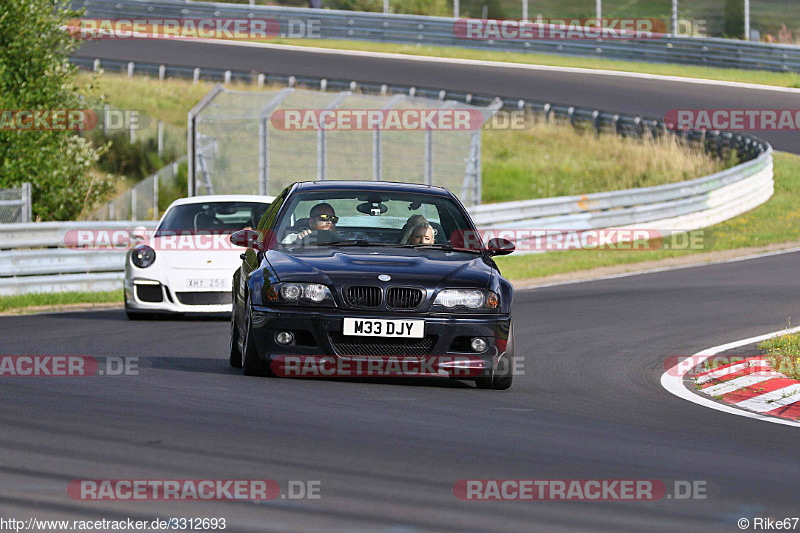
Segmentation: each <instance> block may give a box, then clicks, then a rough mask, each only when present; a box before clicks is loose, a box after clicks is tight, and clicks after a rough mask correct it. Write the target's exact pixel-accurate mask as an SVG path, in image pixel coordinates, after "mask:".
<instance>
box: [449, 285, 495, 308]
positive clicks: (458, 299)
mask: <svg viewBox="0 0 800 533" xmlns="http://www.w3.org/2000/svg"><path fill="white" fill-rule="evenodd" d="M433 305H435V306H436V305H439V306H442V307H446V308H447V309H455V308H456V307H466V308H467V309H497V307H498V306H499V300H498V298H497V294H495V293H494V292H492V291H482V290H478V289H444V290H442V291H439V294H438V295H436V300H434V302H433Z"/></svg>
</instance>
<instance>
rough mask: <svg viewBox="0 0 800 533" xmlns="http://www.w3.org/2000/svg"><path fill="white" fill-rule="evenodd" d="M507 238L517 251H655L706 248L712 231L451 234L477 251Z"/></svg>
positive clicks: (585, 205)
mask: <svg viewBox="0 0 800 533" xmlns="http://www.w3.org/2000/svg"><path fill="white" fill-rule="evenodd" d="M581 203H583V205H577V206H576V210H577V209H588V208H589V207H590V206H589V204H590V203H591V200H589V199H588V197H587V199H586V200H584V201H581V202H578V204H581ZM492 239H507V240H510V241H512V242H513V243H514V245H515V251H518V252H557V251H567V250H589V251H591V250H609V251H640V252H647V251H654V250H706V249H708V248H710V246H711V242H712V241H711V233H710V232H708V231H704V230H695V231H687V232H683V231H659V230H652V229H635V228H606V229H587V230H567V229H538V228H491V229H483V230H478V231H461V232H457V233H456V234H455V235H453V236H451V238H450V242H451V244H453V247H454V248H465V249H469V250H478V249H479V248H480V242H483V243H488V242H489V241H490V240H492Z"/></svg>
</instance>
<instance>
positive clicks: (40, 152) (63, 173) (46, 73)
mask: <svg viewBox="0 0 800 533" xmlns="http://www.w3.org/2000/svg"><path fill="white" fill-rule="evenodd" d="M77 16H79V14H78V13H76V12H74V11H70V10H69V2H68V1H67V0H3V12H2V13H0V50H2V51H3V53H2V54H0V111H2V110H6V111H8V110H11V111H18V110H69V109H83V108H85V107H86V104H84V103H83V102H82V97H81V95H80V87H79V86H78V84H77V82H76V78H75V77H76V74H77V68H76V67H75V66H74V65H72V64H71V63H70V62H69V55H70V53H72V52H73V51H74V50H75V48H76V47H77V46H78V45H79V44H80V42H79V41H78V40H77V39H75V38H74V37H73V36H71V35H70V34H69V33H68V32H67V31H65V26H66V25H67V21H69V20H70V19H71V18H75V17H77ZM104 149H105V147H99V148H95V147H93V146H92V144H91V143H90V142H89V141H88V140H86V139H85V138H83V137H81V136H80V135H77V134H76V132H74V131H42V130H31V131H20V130H16V129H3V128H2V127H0V188H8V187H18V186H19V185H20V184H22V183H24V182H30V183H31V184H32V187H31V195H32V200H33V214H34V217H36V218H39V219H41V220H68V219H72V218H75V217H76V216H77V215H78V213H80V212H81V210H82V209H83V207H84V205H87V204H91V203H93V202H94V201H95V200H96V199H98V198H100V197H102V196H104V195H105V194H107V193H108V191H109V190H110V189H111V187H112V184H111V183H110V179H109V178H97V179H95V180H94V182H93V180H92V179H91V177H90V173H89V170H90V169H91V167H92V165H93V164H94V163H95V162H96V161H97V159H98V157H99V156H100V154H101V153H102V152H103V150H104Z"/></svg>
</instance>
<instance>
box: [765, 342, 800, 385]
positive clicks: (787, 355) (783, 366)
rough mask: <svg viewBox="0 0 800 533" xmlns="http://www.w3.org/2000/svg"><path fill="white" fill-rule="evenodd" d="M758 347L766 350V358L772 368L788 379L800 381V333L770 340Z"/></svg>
mask: <svg viewBox="0 0 800 533" xmlns="http://www.w3.org/2000/svg"><path fill="white" fill-rule="evenodd" d="M758 347H759V348H760V349H762V350H766V353H765V354H764V357H765V358H766V359H767V360H768V361H769V363H770V365H771V366H772V368H774V369H775V370H776V371H778V372H780V373H782V374H784V375H785V376H787V377H790V378H794V379H800V333H794V334H791V335H784V336H783V337H775V338H774V339H768V340H765V341H763V342H761V343H760V344H759V345H758Z"/></svg>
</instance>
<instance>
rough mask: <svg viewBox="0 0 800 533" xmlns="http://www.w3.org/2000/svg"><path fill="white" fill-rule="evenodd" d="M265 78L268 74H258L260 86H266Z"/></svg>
mask: <svg viewBox="0 0 800 533" xmlns="http://www.w3.org/2000/svg"><path fill="white" fill-rule="evenodd" d="M265 78H266V76H264V74H259V75H258V87H259V88H261V87H263V86H264V79H265Z"/></svg>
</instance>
